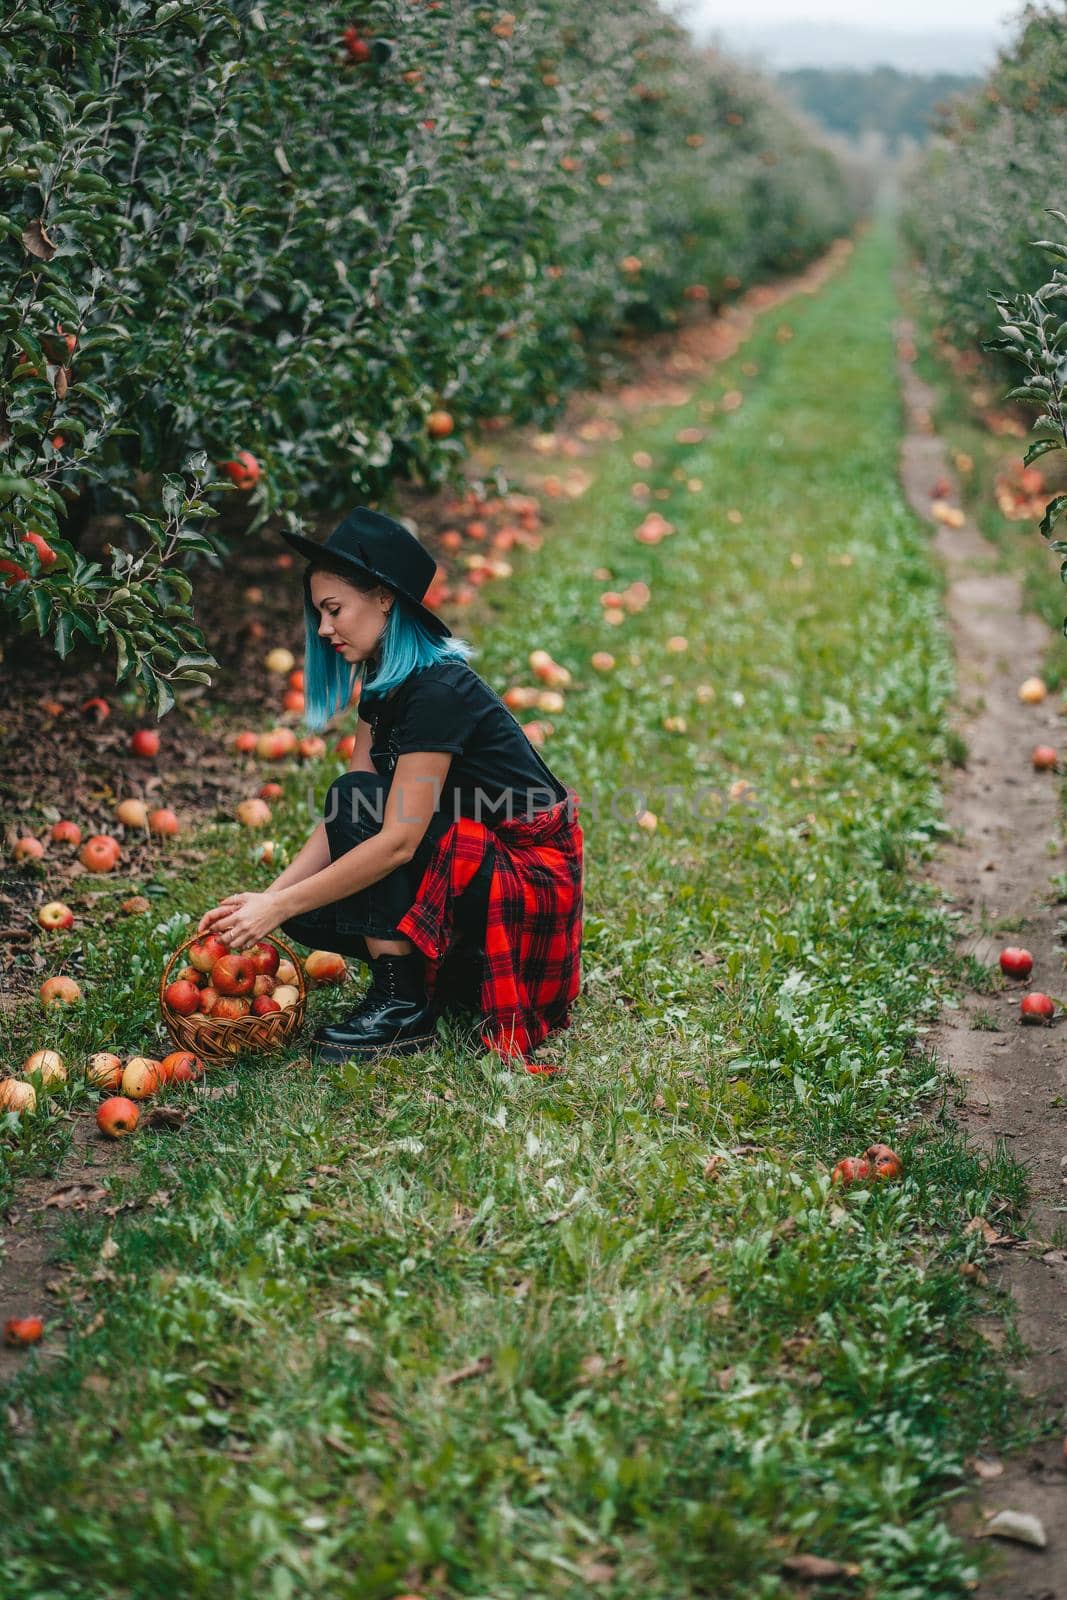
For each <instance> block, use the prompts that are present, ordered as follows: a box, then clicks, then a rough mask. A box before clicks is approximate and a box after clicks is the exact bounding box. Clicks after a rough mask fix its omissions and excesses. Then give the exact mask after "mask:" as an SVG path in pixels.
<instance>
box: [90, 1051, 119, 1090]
mask: <svg viewBox="0 0 1067 1600" xmlns="http://www.w3.org/2000/svg"><path fill="white" fill-rule="evenodd" d="M85 1081H86V1083H88V1084H91V1085H92V1087H93V1088H94V1089H117V1088H118V1086H119V1084H120V1083H121V1082H122V1061H121V1058H120V1057H119V1056H115V1055H112V1054H111V1052H110V1050H98V1051H97V1052H96V1054H95V1055H93V1056H90V1057H89V1059H88V1061H87V1062H86V1063H85Z"/></svg>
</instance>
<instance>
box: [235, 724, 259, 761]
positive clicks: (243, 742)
mask: <svg viewBox="0 0 1067 1600" xmlns="http://www.w3.org/2000/svg"><path fill="white" fill-rule="evenodd" d="M258 740H259V735H258V733H252V732H251V731H250V730H248V729H247V728H246V729H245V731H244V732H243V733H239V734H238V735H237V737H236V738H235V739H234V741H233V747H234V749H235V750H237V751H238V752H239V753H240V754H241V755H243V756H247V755H251V754H252V751H253V750H254V749H255V748H256V744H257V742H258Z"/></svg>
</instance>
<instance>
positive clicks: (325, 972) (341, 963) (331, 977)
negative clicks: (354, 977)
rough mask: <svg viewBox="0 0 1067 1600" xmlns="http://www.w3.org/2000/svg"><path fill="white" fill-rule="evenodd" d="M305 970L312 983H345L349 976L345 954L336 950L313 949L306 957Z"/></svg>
mask: <svg viewBox="0 0 1067 1600" xmlns="http://www.w3.org/2000/svg"><path fill="white" fill-rule="evenodd" d="M304 971H305V973H306V974H307V976H308V978H309V979H310V980H311V982H312V983H317V984H325V983H343V982H344V980H345V978H347V976H348V968H347V966H346V965H345V958H344V956H341V955H338V954H337V952H336V951H334V950H312V951H311V952H310V954H309V955H307V956H305V957H304Z"/></svg>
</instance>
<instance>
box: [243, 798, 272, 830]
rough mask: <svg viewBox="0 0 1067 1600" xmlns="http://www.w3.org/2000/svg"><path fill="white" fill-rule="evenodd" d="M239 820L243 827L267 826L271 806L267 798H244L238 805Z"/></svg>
mask: <svg viewBox="0 0 1067 1600" xmlns="http://www.w3.org/2000/svg"><path fill="white" fill-rule="evenodd" d="M237 820H238V822H239V823H240V824H241V826H242V828H266V827H267V826H268V825H269V823H270V806H269V805H268V804H267V802H266V801H265V800H242V801H241V802H240V804H239V805H238V807H237Z"/></svg>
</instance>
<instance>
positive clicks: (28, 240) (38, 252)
mask: <svg viewBox="0 0 1067 1600" xmlns="http://www.w3.org/2000/svg"><path fill="white" fill-rule="evenodd" d="M22 242H23V244H24V245H25V246H26V249H27V250H28V251H29V252H30V255H31V256H36V257H37V259H38V261H51V259H52V257H53V256H54V255H55V253H56V246H55V245H54V244H53V242H52V240H51V239H50V238H49V237H48V235H47V233H46V232H45V229H44V224H43V223H42V222H41V221H40V220H39V219H38V218H37V217H35V218H34V219H33V221H32V222H28V223H27V224H26V226H25V227H24V228H23V230H22Z"/></svg>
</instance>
